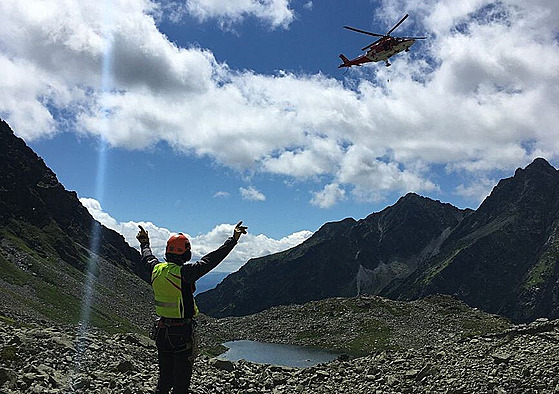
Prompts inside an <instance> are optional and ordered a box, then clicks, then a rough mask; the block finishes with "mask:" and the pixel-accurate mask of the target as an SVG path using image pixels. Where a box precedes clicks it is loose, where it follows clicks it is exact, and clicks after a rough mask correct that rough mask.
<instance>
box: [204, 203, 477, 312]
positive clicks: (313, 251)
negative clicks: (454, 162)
mask: <svg viewBox="0 0 559 394" xmlns="http://www.w3.org/2000/svg"><path fill="white" fill-rule="evenodd" d="M468 213H469V212H468V211H462V210H460V209H458V208H455V207H453V206H451V205H449V204H442V203H440V202H438V201H433V200H430V199H428V198H424V197H420V196H418V195H416V194H413V193H410V194H408V195H406V196H404V197H402V198H401V199H400V200H399V201H398V202H397V203H396V204H395V205H394V206H392V207H388V208H386V209H385V210H383V211H382V212H379V213H374V214H371V215H369V216H368V217H367V218H365V219H362V220H359V221H355V220H354V219H351V218H348V219H344V220H342V221H340V222H334V223H327V224H325V225H324V226H322V227H321V228H320V229H319V230H318V231H317V232H316V233H315V234H314V235H313V236H312V237H311V238H309V239H308V240H306V241H305V242H303V243H302V244H301V245H298V246H296V247H294V248H292V249H290V250H287V251H284V252H281V253H277V254H273V255H271V256H266V257H261V258H258V259H252V260H250V261H248V262H247V264H245V265H244V266H243V267H242V268H241V269H240V270H239V271H237V272H236V273H233V274H231V275H230V276H228V277H227V278H226V279H225V280H223V282H222V283H221V284H219V285H218V286H217V288H215V289H213V290H210V291H208V292H205V293H202V294H199V295H198V296H197V298H196V300H197V303H198V305H199V306H200V308H201V310H202V311H204V313H207V314H209V315H212V316H229V315H245V314H250V313H255V312H259V311H261V310H264V309H267V308H269V307H271V306H275V305H282V304H291V303H298V304H300V303H305V302H307V301H311V300H319V299H323V298H328V297H336V296H354V295H356V294H357V293H373V294H376V293H378V292H379V291H380V290H381V289H382V288H383V287H385V286H386V285H387V284H389V283H391V282H393V281H398V280H402V279H404V278H405V277H407V276H408V275H409V274H410V273H412V272H413V271H414V270H415V269H416V267H417V266H418V265H419V264H420V263H421V262H422V261H424V260H425V259H426V258H428V257H429V256H430V255H431V254H432V253H434V252H436V251H437V250H438V246H439V245H440V244H441V242H442V241H443V240H444V238H445V237H446V236H447V234H448V232H449V231H450V229H451V228H453V227H455V226H456V225H457V224H458V223H459V221H460V220H462V218H463V217H464V216H465V215H467V214H468ZM417 229H422V231H417Z"/></svg>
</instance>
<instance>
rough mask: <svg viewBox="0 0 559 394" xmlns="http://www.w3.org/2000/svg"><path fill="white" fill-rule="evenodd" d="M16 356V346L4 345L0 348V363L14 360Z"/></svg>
mask: <svg viewBox="0 0 559 394" xmlns="http://www.w3.org/2000/svg"><path fill="white" fill-rule="evenodd" d="M17 358H18V357H17V348H16V347H15V346H4V347H3V348H2V349H0V360H1V361H2V364H6V363H8V362H10V361H15V360H17Z"/></svg>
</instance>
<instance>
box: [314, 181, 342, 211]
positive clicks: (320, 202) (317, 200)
mask: <svg viewBox="0 0 559 394" xmlns="http://www.w3.org/2000/svg"><path fill="white" fill-rule="evenodd" d="M344 198H345V190H343V189H342V188H341V187H340V185H337V184H335V183H331V184H329V185H326V186H324V189H323V190H321V191H319V192H315V193H314V196H313V198H312V199H311V204H312V205H316V206H317V207H320V208H330V207H332V206H334V205H335V204H336V203H337V202H338V201H340V200H343V199H344Z"/></svg>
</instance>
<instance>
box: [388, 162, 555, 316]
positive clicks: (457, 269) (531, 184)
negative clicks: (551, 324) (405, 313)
mask: <svg viewBox="0 0 559 394" xmlns="http://www.w3.org/2000/svg"><path fill="white" fill-rule="evenodd" d="M558 263H559V172H558V171H557V170H556V169H555V168H553V167H552V166H551V165H550V164H549V163H548V162H547V161H545V160H543V159H536V160H535V161H534V162H533V163H532V164H530V165H529V166H527V167H526V168H525V169H518V170H517V171H516V173H515V175H514V176H513V177H511V178H508V179H503V180H501V181H500V182H499V183H498V185H497V186H496V187H495V188H494V189H493V191H492V193H491V195H490V196H489V197H487V198H486V200H485V201H484V202H483V203H482V204H481V206H480V207H479V208H478V209H477V210H476V211H475V212H474V213H472V214H471V215H469V216H468V217H466V218H465V219H464V220H463V221H462V222H461V223H460V224H459V225H458V226H457V227H456V228H455V229H453V231H452V232H451V234H450V235H449V236H448V238H447V239H446V240H445V242H444V243H443V244H442V245H441V252H440V253H439V254H438V255H436V256H434V257H433V258H431V259H429V260H428V261H426V262H425V264H423V265H422V266H421V267H419V268H418V269H417V270H416V272H414V273H413V274H412V275H410V276H409V277H408V278H407V279H406V280H405V281H404V282H403V283H402V284H401V285H399V286H393V287H392V288H390V289H386V290H385V291H384V292H383V293H384V295H387V296H389V297H394V298H398V299H412V298H418V297H421V296H424V295H427V294H433V293H445V294H453V295H455V296H457V297H458V298H460V299H462V300H463V301H465V302H467V303H468V304H470V305H472V306H476V307H479V308H482V309H484V310H486V311H489V312H492V313H499V314H503V315H505V316H508V317H510V318H511V319H513V320H515V321H527V320H532V319H534V318H537V317H541V316H548V317H558V316H559V309H558V308H559V285H558V283H559V282H558V280H559V270H558V268H559V265H558Z"/></svg>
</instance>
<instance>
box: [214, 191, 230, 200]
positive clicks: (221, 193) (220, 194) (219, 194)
mask: <svg viewBox="0 0 559 394" xmlns="http://www.w3.org/2000/svg"><path fill="white" fill-rule="evenodd" d="M229 196H230V194H229V192H225V191H222V190H220V191H218V192H216V193H215V194H214V196H213V197H214V198H226V197H229Z"/></svg>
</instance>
